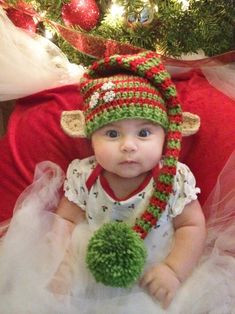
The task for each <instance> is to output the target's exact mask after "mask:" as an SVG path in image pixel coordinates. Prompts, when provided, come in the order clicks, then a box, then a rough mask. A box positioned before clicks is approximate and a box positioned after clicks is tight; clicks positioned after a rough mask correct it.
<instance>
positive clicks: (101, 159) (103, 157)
mask: <svg viewBox="0 0 235 314" xmlns="http://www.w3.org/2000/svg"><path fill="white" fill-rule="evenodd" d="M164 140H165V132H164V130H163V128H162V127H161V126H160V125H157V124H154V123H152V122H150V121H148V120H142V119H126V120H121V121H117V122H113V123H110V124H107V125H106V126H104V127H102V128H100V129H98V130H97V131H95V132H94V133H93V135H92V145H93V149H94V153H95V156H96V159H97V161H98V163H99V164H100V165H101V166H102V167H103V168H104V169H105V170H106V171H108V172H111V173H115V174H116V175H118V176H120V177H124V178H134V177H137V176H139V175H141V174H143V173H146V172H148V171H150V170H151V169H153V168H154V166H156V165H157V164H158V162H159V160H160V159H161V156H162V150H163V145H164Z"/></svg>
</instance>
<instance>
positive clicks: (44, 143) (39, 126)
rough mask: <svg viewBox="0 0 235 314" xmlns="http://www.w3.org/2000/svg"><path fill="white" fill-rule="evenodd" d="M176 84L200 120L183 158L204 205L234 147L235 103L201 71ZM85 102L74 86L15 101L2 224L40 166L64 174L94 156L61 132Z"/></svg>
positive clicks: (0, 143) (4, 163)
mask: <svg viewBox="0 0 235 314" xmlns="http://www.w3.org/2000/svg"><path fill="white" fill-rule="evenodd" d="M174 81H175V84H176V86H177V89H178V92H179V96H180V99H181V102H182V107H183V109H184V110H185V111H190V112H193V113H196V114H198V115H199V116H200V117H201V128H200V131H199V132H198V133H197V134H196V135H193V136H191V137H188V138H184V140H183V149H182V154H181V160H182V161H183V162H185V163H186V164H187V165H188V166H189V167H190V168H191V170H192V171H193V173H194V174H195V176H196V179H197V184H198V186H199V187H200V188H201V190H202V193H201V195H200V201H201V203H202V204H203V203H204V202H205V200H206V198H207V197H208V195H209V193H210V191H211V190H212V188H213V186H214V185H215V183H216V179H217V177H218V174H219V173H220V171H221V170H222V168H223V166H224V164H225V162H226V161H227V159H228V157H229V156H230V154H231V153H232V151H233V150H234V148H235V136H234V134H235V102H234V101H233V100H231V99H230V98H228V97H227V96H225V95H224V94H222V93H221V92H219V91H218V90H216V89H215V88H214V87H212V86H211V85H210V84H209V83H208V82H207V80H206V79H205V77H204V76H203V74H202V73H201V72H200V71H192V72H189V73H187V74H183V75H180V76H178V77H177V78H174ZM81 101H82V100H81V96H80V94H79V90H78V86H76V85H69V86H64V87H60V88H56V89H51V90H46V91H43V92H41V93H38V94H35V95H32V96H29V97H26V98H23V99H20V100H18V101H17V104H16V108H15V110H14V112H13V114H12V116H11V119H10V121H9V125H8V132H7V134H6V136H5V137H4V138H3V139H1V140H0V156H1V157H0V199H1V205H0V221H3V220H5V219H8V218H10V217H11V215H12V211H13V208H14V204H15V201H16V199H17V197H18V196H19V194H20V193H21V192H22V191H23V190H24V189H25V188H26V186H28V185H29V184H30V183H31V182H32V180H33V173H34V168H35V165H36V164H37V163H38V162H40V161H43V160H51V161H53V162H56V163H57V164H59V165H60V166H61V167H62V169H64V170H66V168H67V165H68V163H69V162H70V161H71V160H73V159H74V158H85V157H87V156H89V155H90V154H92V150H91V147H90V145H89V142H88V141H87V140H85V139H73V138H69V137H68V136H67V135H65V134H64V133H63V131H62V130H61V128H60V115H61V112H62V111H63V110H70V109H80V108H81ZM206 214H207V213H206Z"/></svg>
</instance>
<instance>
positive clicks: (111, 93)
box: [101, 81, 116, 102]
mask: <svg viewBox="0 0 235 314" xmlns="http://www.w3.org/2000/svg"><path fill="white" fill-rule="evenodd" d="M114 87H115V84H114V83H113V82H111V81H110V82H106V83H104V84H103V85H102V86H101V89H102V90H103V91H107V92H106V93H105V94H104V96H103V100H104V101H105V102H109V101H112V100H114V98H115V96H116V94H115V92H114V91H113V90H112V89H113V88H114Z"/></svg>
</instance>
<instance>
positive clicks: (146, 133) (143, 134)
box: [138, 129, 151, 137]
mask: <svg viewBox="0 0 235 314" xmlns="http://www.w3.org/2000/svg"><path fill="white" fill-rule="evenodd" d="M150 134H151V132H150V131H149V130H148V129H141V130H140V131H139V134H138V136H140V137H147V136H149V135H150Z"/></svg>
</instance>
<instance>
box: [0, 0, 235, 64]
mask: <svg viewBox="0 0 235 314" xmlns="http://www.w3.org/2000/svg"><path fill="white" fill-rule="evenodd" d="M0 4H2V5H3V7H4V8H5V9H6V10H7V12H8V16H9V17H10V18H11V20H12V21H13V22H14V23H15V24H16V25H17V26H20V27H22V28H25V29H27V30H29V31H31V32H37V33H39V34H41V35H43V36H47V37H50V39H51V40H52V41H53V42H54V43H55V44H56V45H58V46H59V47H60V48H61V49H62V51H64V52H65V54H66V55H67V56H68V58H69V59H70V61H71V62H75V63H78V64H79V63H83V64H85V65H87V64H89V63H90V61H91V59H92V56H94V57H96V55H95V54H96V53H97V52H98V51H99V49H103V48H102V47H101V46H103V45H104V43H105V42H106V41H110V40H111V41H110V42H111V43H112V45H113V46H112V47H111V48H112V50H113V51H115V44H116V41H117V42H118V43H122V44H124V45H125V44H126V45H129V44H130V45H132V46H134V47H139V48H143V49H150V50H153V51H158V52H160V53H161V54H164V55H166V56H174V57H178V56H180V55H182V54H187V53H192V52H197V51H199V50H203V52H204V53H205V55H207V56H214V55H217V54H222V53H225V52H228V51H231V50H233V49H234V48H235V1H234V0H135V1H133V0H130V1H128V0H116V1H109V0H98V1H95V0H60V1H58V0H40V1H36V0H25V1H24V2H23V1H21V0H8V1H7V0H6V1H3V0H0ZM97 38H98V39H97ZM100 42H101V43H102V45H101V46H100V45H99V43H100ZM88 46H89V49H88ZM84 47H85V48H84ZM90 51H93V52H94V54H93V53H90Z"/></svg>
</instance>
